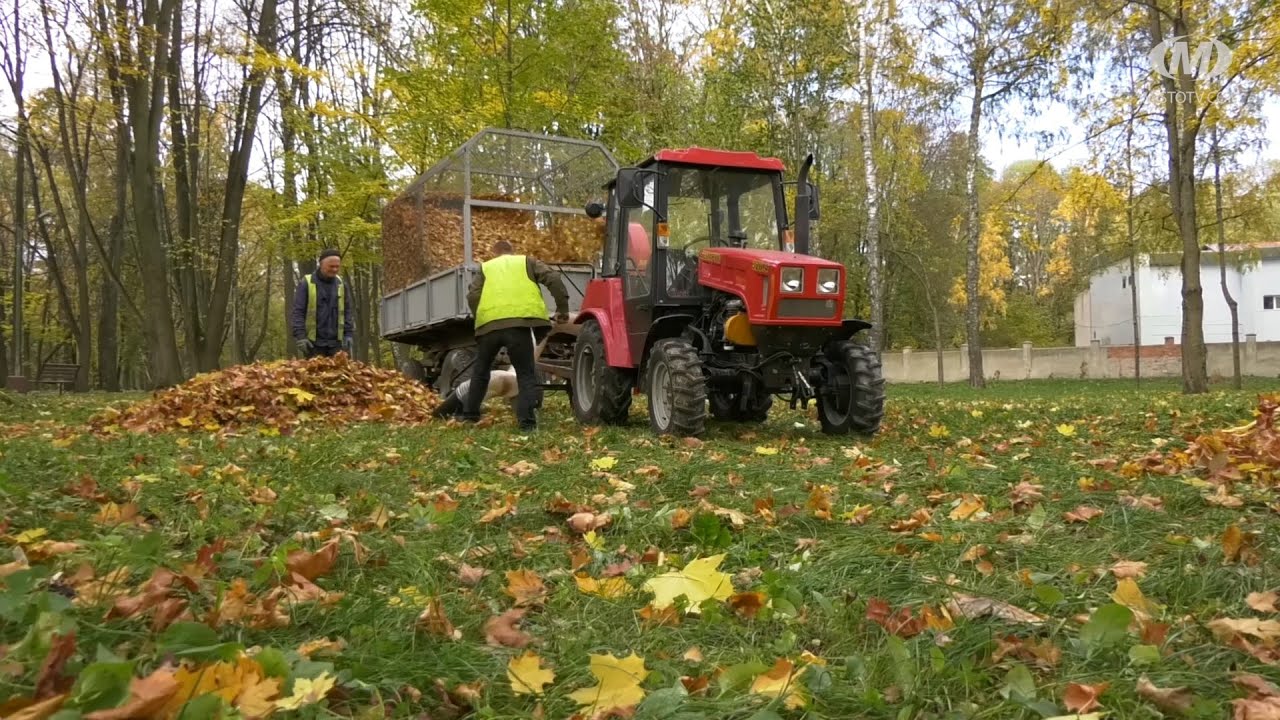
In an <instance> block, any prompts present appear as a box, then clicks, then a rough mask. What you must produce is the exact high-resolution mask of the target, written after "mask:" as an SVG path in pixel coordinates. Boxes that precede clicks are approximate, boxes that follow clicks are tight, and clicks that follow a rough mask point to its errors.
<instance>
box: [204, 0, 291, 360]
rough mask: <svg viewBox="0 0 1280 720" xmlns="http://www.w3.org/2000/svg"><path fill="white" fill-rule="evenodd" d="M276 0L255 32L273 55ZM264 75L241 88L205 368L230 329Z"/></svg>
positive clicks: (265, 5)
mask: <svg viewBox="0 0 1280 720" xmlns="http://www.w3.org/2000/svg"><path fill="white" fill-rule="evenodd" d="M276 3H277V0H263V2H262V9H261V14H260V16H259V19H258V30H257V33H256V35H255V43H256V45H257V46H258V47H259V48H260V49H261V50H262V51H263V52H266V53H268V54H269V55H274V54H275V49H276ZM255 52H256V51H255ZM266 78H267V73H266V71H265V70H264V69H261V68H257V67H255V68H254V69H252V70H251V71H250V72H249V75H248V78H247V79H246V81H245V84H244V85H242V86H241V88H240V100H239V103H238V106H237V111H238V112H237V116H236V123H235V133H234V134H233V136H232V142H231V156H230V157H229V158H228V161H227V183H226V192H225V193H224V195H223V205H222V224H221V232H220V235H219V246H218V266H217V267H218V269H217V275H216V277H215V278H214V283H213V293H212V294H211V295H210V297H209V302H208V308H209V312H208V315H207V316H206V322H205V325H206V328H205V330H206V334H205V343H204V346H203V347H202V348H201V352H200V353H199V355H198V356H197V362H198V363H199V365H200V369H201V370H213V369H215V368H217V367H218V360H219V356H220V355H221V352H222V338H223V337H224V336H225V334H226V319H227V304H228V301H229V300H230V298H231V287H232V284H233V276H234V275H235V272H236V266H237V263H238V262H239V257H240V220H241V218H242V216H243V211H244V194H245V187H246V186H247V185H248V181H249V161H250V159H251V158H252V156H253V141H254V137H255V135H256V134H257V128H258V117H259V115H260V114H261V113H262V88H263V85H265V84H266Z"/></svg>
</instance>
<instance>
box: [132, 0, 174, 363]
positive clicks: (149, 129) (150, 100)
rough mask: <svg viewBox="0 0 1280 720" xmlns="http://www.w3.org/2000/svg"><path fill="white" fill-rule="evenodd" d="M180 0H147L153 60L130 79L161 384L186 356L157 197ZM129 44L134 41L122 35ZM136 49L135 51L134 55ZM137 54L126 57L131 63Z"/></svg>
mask: <svg viewBox="0 0 1280 720" xmlns="http://www.w3.org/2000/svg"><path fill="white" fill-rule="evenodd" d="M116 8H117V18H118V20H119V24H120V25H121V26H124V27H128V25H127V24H126V23H127V22H128V18H129V17H130V13H129V12H128V8H127V6H126V5H125V2H124V0H116ZM180 9H181V5H180V3H179V2H178V0H144V2H143V6H142V13H141V15H140V16H139V17H138V18H137V21H138V22H139V23H140V27H138V28H137V37H138V48H137V52H136V56H137V59H138V61H139V62H140V63H149V64H148V65H145V66H144V68H143V69H142V70H140V71H138V72H136V73H135V74H132V75H131V76H130V77H128V79H127V80H126V83H127V87H128V90H129V93H128V94H129V113H128V116H129V130H130V134H131V136H132V139H133V148H132V153H131V155H130V163H129V179H130V183H129V184H130V189H131V191H132V193H133V224H134V231H135V233H136V234H137V238H138V247H139V256H138V265H139V270H140V275H141V279H142V291H143V298H144V301H145V303H146V308H145V312H144V318H143V324H142V327H143V334H144V335H145V337H146V340H147V348H148V354H149V361H150V366H151V367H150V370H151V372H150V375H151V382H152V383H153V384H154V385H156V386H158V387H167V386H170V385H176V384H177V383H179V382H181V381H182V377H183V372H182V360H181V358H180V357H179V355H178V340H177V336H176V333H175V331H174V323H173V305H172V303H171V301H170V297H169V261H168V252H167V251H166V248H165V242H164V235H163V228H162V227H161V224H160V211H161V207H160V204H159V203H158V202H157V201H156V195H157V190H156V189H157V188H158V187H159V181H160V172H159V164H160V126H161V117H162V115H163V111H164V70H165V68H166V67H167V66H168V62H167V54H168V46H167V44H166V43H165V39H166V38H168V36H169V27H170V23H171V22H172V21H173V17H174V14H175V12H177V11H180ZM121 42H122V43H125V44H128V43H129V42H130V41H129V40H128V39H127V38H126V39H122V40H121ZM132 54H133V53H131V55H132ZM132 60H133V58H132V57H122V58H121V62H122V63H123V64H124V65H126V66H127V65H128V64H129V63H130V62H132Z"/></svg>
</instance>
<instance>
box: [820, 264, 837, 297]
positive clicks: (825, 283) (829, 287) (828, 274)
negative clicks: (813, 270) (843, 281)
mask: <svg viewBox="0 0 1280 720" xmlns="http://www.w3.org/2000/svg"><path fill="white" fill-rule="evenodd" d="M839 289H840V271H839V270H836V269H835V268H828V269H826V270H819V271H818V292H820V293H826V294H827V295H833V294H835V292H836V291H838V290H839Z"/></svg>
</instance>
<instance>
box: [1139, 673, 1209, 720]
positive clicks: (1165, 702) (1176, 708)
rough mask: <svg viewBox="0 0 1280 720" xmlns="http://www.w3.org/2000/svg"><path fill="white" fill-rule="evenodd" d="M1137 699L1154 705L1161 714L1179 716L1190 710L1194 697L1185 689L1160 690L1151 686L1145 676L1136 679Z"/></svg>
mask: <svg viewBox="0 0 1280 720" xmlns="http://www.w3.org/2000/svg"><path fill="white" fill-rule="evenodd" d="M1138 697H1141V698H1142V699H1143V700H1146V701H1147V702H1149V703H1151V704H1152V705H1155V706H1156V707H1157V708H1159V709H1160V710H1161V712H1166V713H1171V714H1174V715H1179V714H1182V713H1185V712H1186V711H1188V710H1190V709H1191V705H1192V703H1194V702H1195V700H1196V696H1195V694H1193V693H1192V692H1191V691H1190V690H1189V689H1187V688H1185V687H1176V688H1160V687H1156V686H1155V685H1153V684H1151V681H1150V680H1148V679H1147V676H1146V675H1143V676H1142V677H1140V678H1138Z"/></svg>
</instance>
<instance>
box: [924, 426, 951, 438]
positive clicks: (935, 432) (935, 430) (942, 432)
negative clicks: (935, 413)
mask: <svg viewBox="0 0 1280 720" xmlns="http://www.w3.org/2000/svg"><path fill="white" fill-rule="evenodd" d="M949 435H951V431H950V430H948V429H947V426H946V425H936V424H935V425H930V426H929V437H931V438H944V437H948V436H949Z"/></svg>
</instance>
